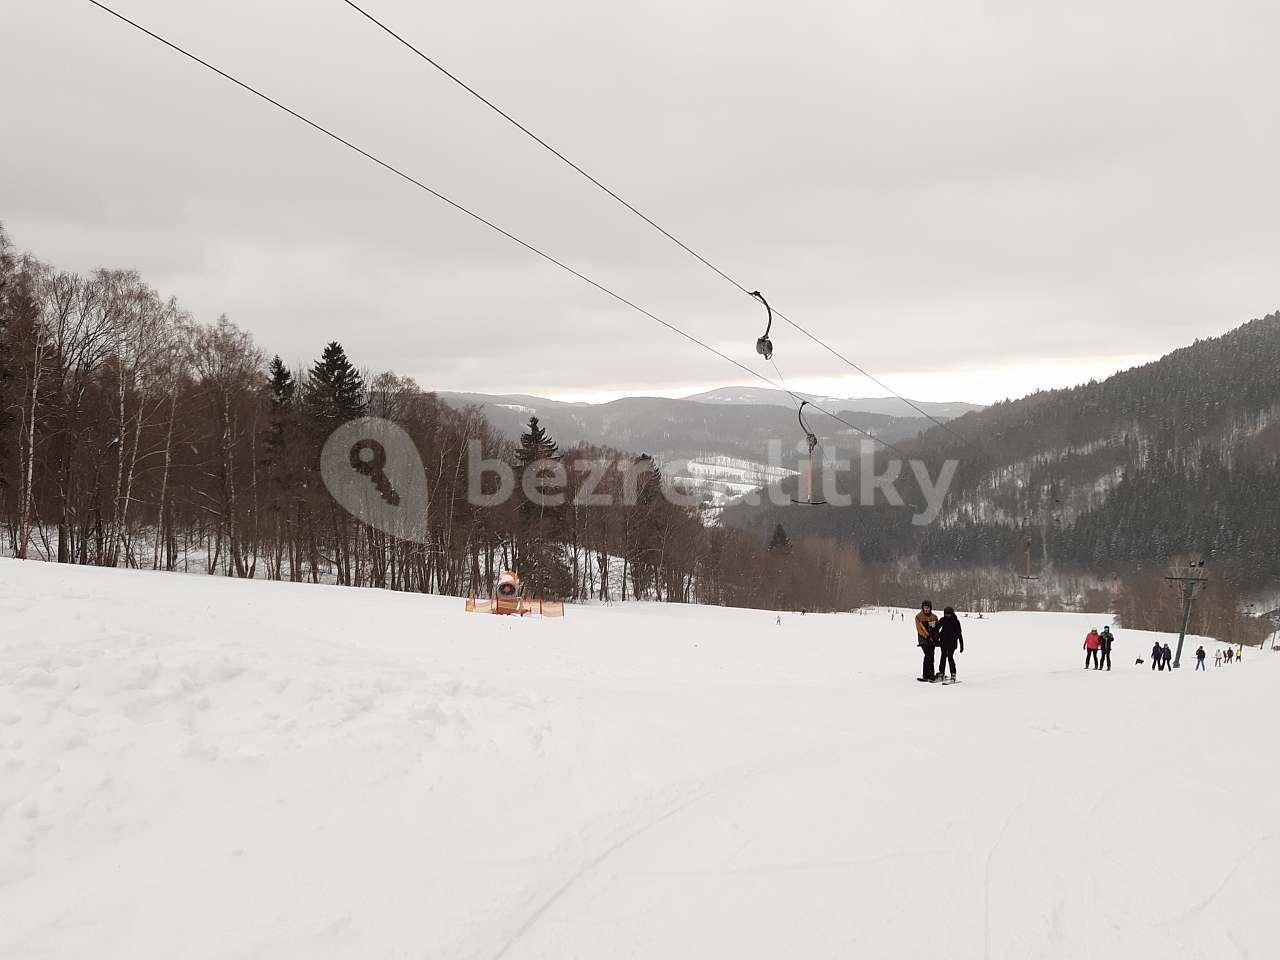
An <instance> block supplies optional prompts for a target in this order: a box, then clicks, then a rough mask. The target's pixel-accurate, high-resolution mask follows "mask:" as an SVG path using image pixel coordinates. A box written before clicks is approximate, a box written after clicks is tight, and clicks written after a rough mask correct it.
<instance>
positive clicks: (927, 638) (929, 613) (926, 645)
mask: <svg viewBox="0 0 1280 960" xmlns="http://www.w3.org/2000/svg"><path fill="white" fill-rule="evenodd" d="M937 622H938V616H937V614H935V613H934V612H933V604H932V603H931V602H930V601H928V600H925V601H923V602H922V603H921V604H920V612H919V613H917V614H916V643H917V644H919V645H920V649H921V650H922V651H924V667H923V669H922V670H921V673H920V679H921V680H922V681H924V682H925V683H932V682H933V680H934V679H935V678H934V675H933V631H934V626H933V625H934V624H935V623H937Z"/></svg>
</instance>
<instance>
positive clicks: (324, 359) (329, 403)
mask: <svg viewBox="0 0 1280 960" xmlns="http://www.w3.org/2000/svg"><path fill="white" fill-rule="evenodd" d="M303 400H304V402H305V403H306V405H307V411H308V413H310V415H311V417H312V420H313V421H314V422H315V423H316V425H317V426H319V427H320V428H321V429H323V430H332V429H333V428H334V427H337V426H338V425H340V424H343V423H346V422H347V421H348V420H355V419H356V418H358V417H363V416H364V414H365V409H366V406H367V404H368V397H367V395H366V393H365V387H364V378H363V377H361V376H360V372H359V371H358V370H357V369H356V368H355V367H354V366H353V365H352V363H351V361H350V360H348V359H347V354H346V351H345V350H343V349H342V344H340V343H338V341H337V340H334V341H333V342H332V343H330V344H329V345H328V346H327V347H325V348H324V353H323V354H321V356H320V359H319V360H317V361H316V363H315V366H313V367H312V368H311V372H310V373H309V374H308V375H307V382H306V385H305V386H304V387H303Z"/></svg>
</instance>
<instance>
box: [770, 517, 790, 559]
mask: <svg viewBox="0 0 1280 960" xmlns="http://www.w3.org/2000/svg"><path fill="white" fill-rule="evenodd" d="M769 552H770V553H774V554H779V555H781V556H786V555H787V554H789V553H790V552H791V538H790V537H788V536H787V531H786V530H784V529H783V528H782V524H778V525H777V526H776V527H774V528H773V536H772V537H770V538H769Z"/></svg>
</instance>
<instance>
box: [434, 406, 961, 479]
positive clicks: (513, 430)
mask: <svg viewBox="0 0 1280 960" xmlns="http://www.w3.org/2000/svg"><path fill="white" fill-rule="evenodd" d="M728 389H729V390H731V391H732V390H735V389H736V388H728ZM743 389H746V388H743ZM763 393H767V394H776V396H777V397H780V398H783V402H774V398H773V397H762V399H761V402H751V401H748V400H740V401H735V402H728V403H718V402H715V401H714V400H709V399H705V395H703V396H704V399H694V398H678V399H669V398H666V397H624V398H622V399H620V400H613V401H611V402H609V403H580V402H579V403H568V402H565V401H561V400H550V399H547V398H546V397H535V396H530V395H528V394H484V393H459V392H449V391H441V392H439V393H437V394H436V395H437V396H438V397H439V398H440V399H441V400H442V401H444V402H445V403H447V404H449V405H450V406H452V407H455V408H465V407H471V406H474V407H479V408H480V409H481V411H482V412H483V414H484V416H485V418H486V419H487V420H488V421H489V423H490V424H492V425H493V427H494V428H495V429H496V430H498V432H499V433H502V434H503V435H505V436H507V437H509V438H511V439H516V438H518V437H519V435H520V433H521V432H523V430H524V429H525V425H526V424H527V423H528V420H529V417H530V416H535V415H536V416H537V417H538V418H539V420H540V421H541V422H542V424H543V425H544V426H545V427H546V428H547V429H548V430H550V432H551V434H552V436H554V437H555V439H556V441H557V442H558V443H560V444H561V446H573V445H574V444H577V443H588V444H592V445H595V446H607V447H614V448H616V449H619V450H626V451H630V452H634V453H649V454H652V455H654V456H658V457H662V458H678V457H695V456H701V455H713V456H727V457H734V458H741V459H746V460H752V461H756V462H763V460H764V459H765V457H766V451H767V450H768V445H769V441H771V440H776V441H782V442H783V444H784V445H786V446H790V445H791V444H793V443H795V442H798V441H799V440H800V439H802V437H803V434H802V433H801V431H800V427H799V424H798V423H797V420H796V408H795V403H794V401H792V400H790V398H788V397H787V396H786V394H784V393H780V392H779V391H764V392H763ZM854 402H855V401H844V400H832V401H826V402H824V403H823V406H824V407H826V408H827V409H829V410H831V411H832V412H833V413H838V414H839V415H840V416H842V417H843V418H844V419H845V420H847V421H848V422H849V423H851V424H853V425H854V426H856V427H858V428H859V429H861V430H865V431H867V432H868V433H870V434H872V435H874V436H877V437H880V438H882V439H884V440H886V441H887V442H889V443H896V442H899V441H902V440H906V439H908V438H911V437H914V436H916V435H917V434H918V433H919V432H920V431H921V430H922V429H923V428H924V427H925V426H926V425H930V426H931V424H930V423H929V421H928V420H925V419H924V418H922V417H920V416H919V415H913V416H911V417H905V416H893V415H891V414H887V413H883V412H876V411H867V410H859V409H856V408H853V407H851V406H848V404H850V403H854ZM879 402H880V401H876V403H879ZM828 404H829V405H828ZM908 409H909V408H908ZM926 409H927V408H926ZM935 415H937V414H935ZM806 419H808V420H809V421H810V425H811V427H812V428H813V429H814V430H815V431H816V432H817V434H818V436H819V437H820V438H822V439H823V440H824V441H825V440H832V441H836V440H840V441H844V442H846V443H847V442H852V441H854V440H856V439H857V438H858V436H859V435H858V434H857V432H856V431H854V430H851V429H849V427H847V426H845V425H844V424H842V423H840V422H839V421H836V420H833V419H832V418H830V417H826V416H823V415H821V414H816V415H814V416H813V417H808V418H806Z"/></svg>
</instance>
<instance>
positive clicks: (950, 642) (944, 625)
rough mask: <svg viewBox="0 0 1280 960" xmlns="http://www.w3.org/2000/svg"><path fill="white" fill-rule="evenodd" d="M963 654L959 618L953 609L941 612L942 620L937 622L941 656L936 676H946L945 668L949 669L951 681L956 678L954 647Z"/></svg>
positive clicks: (962, 635) (962, 639) (962, 637)
mask: <svg viewBox="0 0 1280 960" xmlns="http://www.w3.org/2000/svg"><path fill="white" fill-rule="evenodd" d="M957 646H958V647H959V648H960V652H961V653H964V634H963V633H962V632H961V630H960V618H959V617H957V616H956V611H955V609H954V608H953V607H947V608H946V609H944V610H943V611H942V619H941V620H939V621H938V647H939V649H940V650H941V651H942V656H941V657H940V658H939V661H938V675H939V676H940V677H944V676H946V673H947V668H948V667H950V668H951V679H952V681H954V680H955V678H956V647H957Z"/></svg>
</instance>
